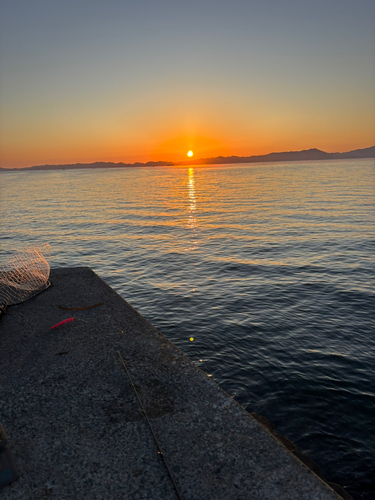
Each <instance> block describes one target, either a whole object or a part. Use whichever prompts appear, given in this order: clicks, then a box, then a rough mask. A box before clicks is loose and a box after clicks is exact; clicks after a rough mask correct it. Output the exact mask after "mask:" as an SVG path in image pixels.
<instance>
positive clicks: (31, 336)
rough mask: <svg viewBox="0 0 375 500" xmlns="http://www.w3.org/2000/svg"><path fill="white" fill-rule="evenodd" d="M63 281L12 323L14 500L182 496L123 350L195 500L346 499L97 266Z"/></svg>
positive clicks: (181, 482)
mask: <svg viewBox="0 0 375 500" xmlns="http://www.w3.org/2000/svg"><path fill="white" fill-rule="evenodd" d="M51 282H52V286H51V287H50V288H49V289H48V290H46V291H44V292H43V293H41V294H40V295H38V296H36V297H34V298H32V299H31V300H29V301H27V302H25V303H23V304H21V305H19V306H13V307H10V308H9V309H8V311H7V313H6V315H5V316H4V318H3V319H2V320H1V323H0V345H1V367H0V394H1V398H0V422H1V423H2V424H3V427H4V430H5V432H6V433H7V435H8V439H9V443H10V446H11V449H12V452H13V456H14V458H15V461H16V463H17V466H18V468H19V472H20V478H19V479H18V481H16V482H14V483H13V484H12V485H10V486H6V487H4V488H3V489H2V492H1V497H2V499H4V500H8V499H9V500H10V499H11V500H15V499H22V500H25V499H44V498H56V499H90V500H94V499H132V500H141V499H142V500H143V499H150V500H159V499H160V500H169V499H171V500H172V499H173V500H175V499H178V498H179V497H178V494H177V493H176V491H175V489H174V487H173V483H172V481H171V478H170V477H169V475H168V472H167V469H166V467H165V465H164V464H163V461H162V459H161V457H160V455H158V450H157V447H156V444H155V441H154V439H153V436H152V433H151V431H150V428H149V427H148V424H147V421H146V420H145V417H144V415H143V413H142V411H141V410H140V406H139V404H138V401H137V399H136V396H135V393H134V390H133V388H132V386H131V384H130V382H129V379H128V377H127V375H126V372H125V370H124V368H123V366H122V364H121V360H120V358H119V355H118V353H117V351H119V352H120V353H121V355H122V357H123V359H124V361H125V363H126V365H127V367H128V370H129V373H130V375H131V377H132V379H133V382H134V384H135V386H136V388H137V390H138V392H139V395H140V398H141V400H142V402H143V405H144V407H145V409H146V413H147V414H148V416H149V419H150V422H151V425H152V427H153V429H154V432H155V434H156V436H157V438H158V440H159V442H160V445H161V447H162V450H163V452H164V456H165V458H166V460H167V461H168V464H169V467H170V469H171V471H172V473H173V477H174V480H175V482H176V484H177V487H178V490H179V491H180V494H181V498H183V499H184V500H193V499H194V500H211V499H212V500H220V499H222V500H231V499H233V500H234V499H235V500H240V499H254V500H256V499H262V500H265V499H278V500H280V499H284V500H285V499H290V500H292V499H296V500H302V499H308V500H329V499H330V500H337V499H338V498H340V497H339V496H338V495H337V494H336V493H335V492H334V491H333V490H332V489H331V488H330V487H329V486H327V485H326V484H325V483H323V482H322V481H321V480H320V479H319V478H318V477H317V476H316V475H315V474H314V473H312V472H311V471H310V470H309V469H307V468H306V467H305V466H304V465H303V464H302V463H301V462H300V461H299V460H298V459H297V458H295V457H294V456H293V455H292V454H291V453H290V452H289V451H287V450H286V448H285V447H283V446H282V445H281V444H280V443H279V442H278V441H276V439H275V438H274V437H273V436H272V435H271V434H270V433H269V432H267V430H265V428H263V427H262V426H261V425H260V424H259V423H258V422H257V421H256V420H255V419H254V418H252V417H251V416H250V415H249V414H248V413H247V412H246V411H245V410H244V409H242V408H241V407H240V406H239V405H238V404H237V403H236V402H235V401H233V400H232V399H231V398H230V397H229V396H228V395H227V394H226V393H224V392H223V391H222V390H221V389H220V388H219V387H218V386H217V385H216V384H215V383H214V382H213V381H212V380H211V379H210V378H208V377H207V376H206V375H205V374H204V373H203V372H202V371H201V370H200V369H199V368H198V367H196V366H195V365H194V364H193V363H192V362H191V361H190V360H189V359H188V358H187V357H186V356H185V355H184V354H183V353H182V352H181V351H180V350H178V349H177V348H176V347H175V346H174V345H173V344H172V343H171V342H169V341H168V340H167V339H166V338H165V337H164V336H163V335H162V334H161V333H159V332H158V331H157V330H156V329H155V328H154V327H153V326H152V325H151V324H150V323H148V322H147V321H146V320H145V319H144V318H143V317H142V316H141V315H140V314H139V313H137V311H135V310H134V309H133V308H132V307H131V306H130V305H129V304H127V303H126V302H125V301H124V300H123V299H122V298H121V297H120V296H119V295H117V294H116V293H115V292H114V291H113V290H112V289H111V288H110V287H109V286H108V285H106V284H105V283H104V282H103V281H102V280H101V279H100V278H99V277H98V276H97V275H96V274H95V273H94V272H93V271H91V270H90V269H89V268H74V269H58V270H53V271H52V272H51ZM99 302H104V304H103V305H101V306H98V307H95V308H93V309H88V310H81V311H66V310H62V309H60V308H59V307H58V306H59V305H62V306H65V307H84V306H89V305H92V304H96V303H99ZM69 317H75V320H74V321H72V322H70V323H66V324H65V325H63V326H61V327H59V328H57V329H54V330H51V326H52V325H54V324H56V323H58V322H59V321H62V320H64V319H66V318H69Z"/></svg>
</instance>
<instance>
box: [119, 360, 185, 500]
mask: <svg viewBox="0 0 375 500" xmlns="http://www.w3.org/2000/svg"><path fill="white" fill-rule="evenodd" d="M117 352H118V355H119V356H120V359H121V362H122V366H123V367H124V368H125V371H126V374H127V376H128V378H129V380H130V383H131V385H132V387H133V389H134V392H135V395H136V396H137V399H138V402H139V405H140V407H141V410H142V412H143V414H144V416H145V417H146V420H147V423H148V425H149V427H150V429H151V432H152V435H153V436H154V439H155V442H156V446H157V447H158V450H159V452H158V454H159V455H160V456H161V457H162V459H163V460H164V464H165V466H166V468H167V471H168V474H169V476H170V478H171V479H172V483H173V486H174V488H175V490H176V493H177V495H178V498H179V499H180V500H183V498H182V496H181V493H180V492H179V489H178V488H177V484H176V482H175V480H174V478H173V474H172V472H171V470H170V468H169V466H168V463H167V460H166V458H165V456H164V453H163V450H162V449H161V446H160V444H159V441H158V438H157V437H156V435H155V432H154V430H153V428H152V426H151V423H150V420H149V419H148V416H147V413H146V410H145V409H144V406H143V404H142V401H141V398H140V397H139V395H138V391H137V389H136V388H135V385H134V384H133V381H132V378H131V376H130V373H129V372H128V369H127V368H126V364H125V361H124V360H123V358H122V356H121V354H120V351H117Z"/></svg>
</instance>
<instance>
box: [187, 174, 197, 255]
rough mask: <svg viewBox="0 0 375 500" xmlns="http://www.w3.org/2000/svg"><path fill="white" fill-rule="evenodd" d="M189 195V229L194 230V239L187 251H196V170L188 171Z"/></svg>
mask: <svg viewBox="0 0 375 500" xmlns="http://www.w3.org/2000/svg"><path fill="white" fill-rule="evenodd" d="M187 185H188V194H189V206H188V220H187V226H188V228H189V229H192V230H193V239H194V241H191V243H192V244H191V246H190V247H189V248H186V250H185V251H190V250H196V249H197V248H198V242H197V241H196V228H197V227H198V222H197V218H196V211H197V198H196V194H195V178H194V168H189V169H188V182H187Z"/></svg>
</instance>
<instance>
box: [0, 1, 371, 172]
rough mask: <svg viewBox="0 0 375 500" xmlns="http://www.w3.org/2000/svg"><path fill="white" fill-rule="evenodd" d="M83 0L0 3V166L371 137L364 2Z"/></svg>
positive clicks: (171, 157) (343, 144) (330, 148)
mask: <svg viewBox="0 0 375 500" xmlns="http://www.w3.org/2000/svg"><path fill="white" fill-rule="evenodd" d="M94 3H95V5H94V4H87V5H86V6H85V8H84V6H83V5H78V4H77V3H76V2H73V0H67V1H66V2H63V3H61V5H60V4H59V5H57V4H56V5H55V4H54V3H53V2H52V3H51V2H48V1H47V0H36V1H35V3H30V2H27V1H26V0H19V1H18V2H15V3H9V4H5V5H4V8H3V15H2V21H0V23H2V24H1V25H0V29H1V31H2V36H3V40H2V54H1V58H0V70H1V71H0V73H1V82H0V83H1V85H0V112H1V118H0V166H1V167H26V166H31V165H40V164H46V163H51V164H62V163H76V162H82V163H90V162H95V161H113V162H125V163H127V162H128V163H132V162H135V161H141V162H146V161H158V160H165V161H181V160H184V159H186V153H187V151H188V150H189V149H191V150H193V151H194V158H204V157H212V156H220V155H222V156H230V155H238V156H250V155H257V154H267V153H270V152H274V151H289V150H301V149H309V148H319V149H322V150H324V151H327V152H336V151H339V152H343V151H349V150H352V149H359V148H365V147H369V146H372V145H374V144H375V93H374V88H375V65H374V60H375V58H374V44H375V36H374V31H373V26H372V21H370V20H372V18H373V14H375V12H374V11H375V7H374V4H373V3H372V2H367V1H365V0H364V1H363V2H362V3H360V4H358V5H354V4H353V2H349V0H342V1H340V2H339V0H332V2H331V3H330V4H329V5H327V3H326V2H320V1H318V0H317V2H316V3H314V5H313V3H311V5H310V6H308V5H305V4H303V3H302V4H301V3H298V5H297V4H296V2H294V1H292V0H287V1H286V2H284V3H283V5H282V6H281V5H280V2H276V1H273V0H270V2H269V4H267V5H264V6H261V5H260V4H259V2H253V1H252V0H249V1H247V2H244V1H240V0H235V2H234V5H233V6H231V7H229V6H228V3H226V2H224V1H221V0H218V1H216V2H214V3H213V2H212V1H211V0H202V1H201V2H194V1H193V2H192V3H191V5H189V8H188V7H187V6H184V5H183V4H181V5H179V4H178V5H177V4H172V3H171V2H169V1H167V0H160V3H158V5H150V4H149V3H147V9H148V10H147V9H146V11H145V10H144V9H143V7H145V6H144V5H143V3H144V2H143V0H140V3H139V5H138V4H137V5H136V4H134V5H132V4H127V3H126V5H127V7H126V8H125V4H124V5H122V4H121V3H118V2H117V3H116V2H115V3H114V4H113V5H112V4H111V8H110V9H109V8H108V6H106V4H105V3H104V2H100V1H98V2H94ZM145 5H146V4H145ZM213 7H215V8H214V9H213ZM234 7H235V8H234ZM271 7H272V9H271Z"/></svg>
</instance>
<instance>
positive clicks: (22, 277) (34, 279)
mask: <svg viewBox="0 0 375 500" xmlns="http://www.w3.org/2000/svg"><path fill="white" fill-rule="evenodd" d="M50 255H51V252H50V246H49V245H48V244H45V245H40V246H35V247H27V248H24V249H23V250H21V251H20V252H18V253H17V254H16V255H14V256H12V257H10V258H9V259H8V260H7V261H6V262H5V263H4V264H2V265H1V266H0V304H3V303H5V304H6V305H8V306H10V305H15V304H19V303H21V302H24V301H25V300H27V299H30V298H31V297H33V296H34V295H36V294H37V293H39V292H41V291H43V290H45V289H46V288H48V287H49V286H50V282H49V281H48V278H49V273H50V265H49V259H50Z"/></svg>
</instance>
